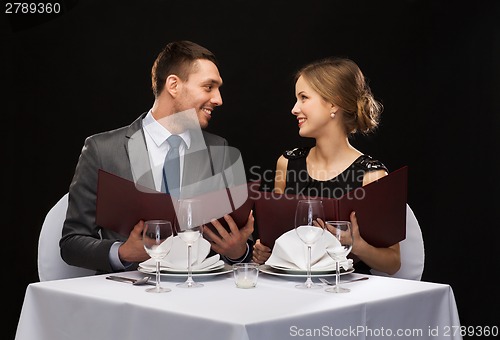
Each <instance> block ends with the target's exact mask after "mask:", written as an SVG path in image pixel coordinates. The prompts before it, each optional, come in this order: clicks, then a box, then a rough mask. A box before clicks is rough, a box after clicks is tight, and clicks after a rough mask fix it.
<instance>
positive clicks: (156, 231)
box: [142, 220, 173, 293]
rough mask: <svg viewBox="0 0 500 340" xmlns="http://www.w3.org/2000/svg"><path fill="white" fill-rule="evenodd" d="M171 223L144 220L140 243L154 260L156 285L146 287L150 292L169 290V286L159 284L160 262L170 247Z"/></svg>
mask: <svg viewBox="0 0 500 340" xmlns="http://www.w3.org/2000/svg"><path fill="white" fill-rule="evenodd" d="M172 231H173V229H172V224H171V223H170V222H169V221H166V220H149V221H146V222H144V230H143V231H142V243H143V244H144V249H145V250H146V252H147V253H148V254H149V256H151V257H152V258H153V259H154V260H155V262H156V286H155V287H152V288H148V289H146V292H150V293H165V292H170V291H171V289H170V288H166V287H161V286H160V262H161V259H163V258H164V257H165V256H167V254H168V253H169V252H170V249H171V248H172Z"/></svg>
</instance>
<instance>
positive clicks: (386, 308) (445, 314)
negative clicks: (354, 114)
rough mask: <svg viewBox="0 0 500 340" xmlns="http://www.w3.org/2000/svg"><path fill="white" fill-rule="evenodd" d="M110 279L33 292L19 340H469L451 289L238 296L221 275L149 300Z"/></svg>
mask: <svg viewBox="0 0 500 340" xmlns="http://www.w3.org/2000/svg"><path fill="white" fill-rule="evenodd" d="M121 275H122V276H129V277H140V276H143V274H142V273H139V272H127V273H121ZM105 276H106V275H98V276H89V277H84V278H76V279H67V280H57V281H46V282H38V283H32V284H30V285H29V286H28V288H27V290H26V296H25V300H24V304H23V308H22V311H21V316H20V320H19V324H18V329H17V334H16V340H30V339H34V340H35V339H36V340H45V339H46V340H58V339H61V340H63V339H64V340H79V339H82V340H89V339H92V340H99V339H103V340H104V339H105V340H109V339H120V340H125V339H130V340H137V339H154V340H159V339H162V340H163V339H176V340H178V339H179V340H180V339H182V340H189V339H204V340H211V339H213V340H224V339H238V340H239V339H241V340H249V339H258V340H262V339H273V340H279V339H297V338H307V339H312V338H318V339H325V338H333V337H340V338H349V339H351V338H352V339H383V338H389V337H391V338H406V339H417V338H418V339H434V340H435V339H461V338H462V337H461V336H460V334H459V333H458V332H457V327H459V326H460V322H459V317H458V311H457V307H456V303H455V298H454V295H453V291H452V289H451V287H450V286H449V285H446V284H435V283H429V282H421V281H411V280H402V279H394V278H386V277H378V276H371V277H370V279H369V280H365V281H360V282H355V283H350V284H348V287H349V288H351V292H350V293H347V294H333V293H327V292H325V291H324V289H315V290H305V289H298V288H295V285H296V284H297V282H301V281H303V280H304V279H295V278H288V277H281V276H272V275H269V274H264V273H261V274H260V277H259V282H258V285H257V287H256V288H253V289H239V288H236V287H235V285H234V281H233V278H232V276H231V274H224V275H219V276H214V277H208V278H197V280H198V281H201V282H203V283H204V284H205V286H204V287H201V288H195V289H186V288H178V287H175V283H178V282H182V281H183V279H182V278H171V277H168V278H165V277H163V280H164V281H162V285H164V286H167V287H169V288H171V289H172V291H171V292H169V293H163V294H152V293H146V292H145V291H144V290H145V289H146V288H147V287H148V286H133V285H131V284H127V283H121V282H115V281H110V280H106V279H105ZM357 276H359V275H358V274H349V275H346V276H342V278H343V279H348V278H354V277H357ZM332 279H334V278H332ZM315 281H317V279H315Z"/></svg>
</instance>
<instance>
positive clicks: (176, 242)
mask: <svg viewBox="0 0 500 340" xmlns="http://www.w3.org/2000/svg"><path fill="white" fill-rule="evenodd" d="M170 245H171V248H170V252H169V253H168V254H167V256H165V257H164V258H163V259H162V260H161V262H160V267H161V269H167V270H187V267H188V259H187V244H186V242H184V241H183V240H182V239H181V238H180V237H179V236H174V237H173V238H172V237H170V238H169V239H167V240H166V241H165V246H170ZM209 253H210V242H208V241H207V240H205V239H204V238H203V237H200V238H199V239H198V240H196V242H195V243H194V244H193V246H192V247H191V269H192V270H207V269H210V268H214V267H217V266H219V265H221V264H224V262H223V261H222V260H221V259H220V255H219V254H216V255H213V256H210V257H208V258H207V256H208V254H209ZM139 266H141V267H142V268H145V269H155V268H156V262H155V260H154V259H152V258H151V259H148V260H146V261H144V262H141V263H140V264H139Z"/></svg>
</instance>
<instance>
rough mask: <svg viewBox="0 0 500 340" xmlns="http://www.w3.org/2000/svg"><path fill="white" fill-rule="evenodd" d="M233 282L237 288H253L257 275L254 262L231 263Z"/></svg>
mask: <svg viewBox="0 0 500 340" xmlns="http://www.w3.org/2000/svg"><path fill="white" fill-rule="evenodd" d="M233 273H234V283H235V284H236V287H238V288H254V287H255V286H256V285H257V278H258V277H259V265H258V264H256V263H237V264H234V265H233Z"/></svg>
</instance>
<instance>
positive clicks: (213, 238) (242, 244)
mask: <svg viewBox="0 0 500 340" xmlns="http://www.w3.org/2000/svg"><path fill="white" fill-rule="evenodd" d="M224 219H225V220H226V221H227V224H228V225H229V229H230V231H229V232H228V231H227V230H226V229H225V228H224V227H223V226H222V224H221V223H220V222H219V221H217V220H213V221H212V225H213V226H214V227H215V229H216V230H217V232H218V233H219V235H217V234H216V233H214V232H213V231H212V230H210V228H208V227H207V226H205V228H204V229H203V233H204V234H205V235H206V236H207V238H208V239H209V240H210V243H211V244H212V249H213V250H214V251H215V252H217V253H219V254H221V255H224V256H226V257H228V258H230V259H238V258H240V257H242V256H243V255H245V253H246V251H247V240H248V238H249V237H250V235H252V233H253V228H254V227H253V224H254V218H253V213H252V211H250V214H249V215H248V220H247V222H246V224H245V225H244V226H243V227H242V228H241V229H238V226H237V225H236V223H235V222H234V220H233V218H232V217H231V216H229V215H224Z"/></svg>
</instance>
